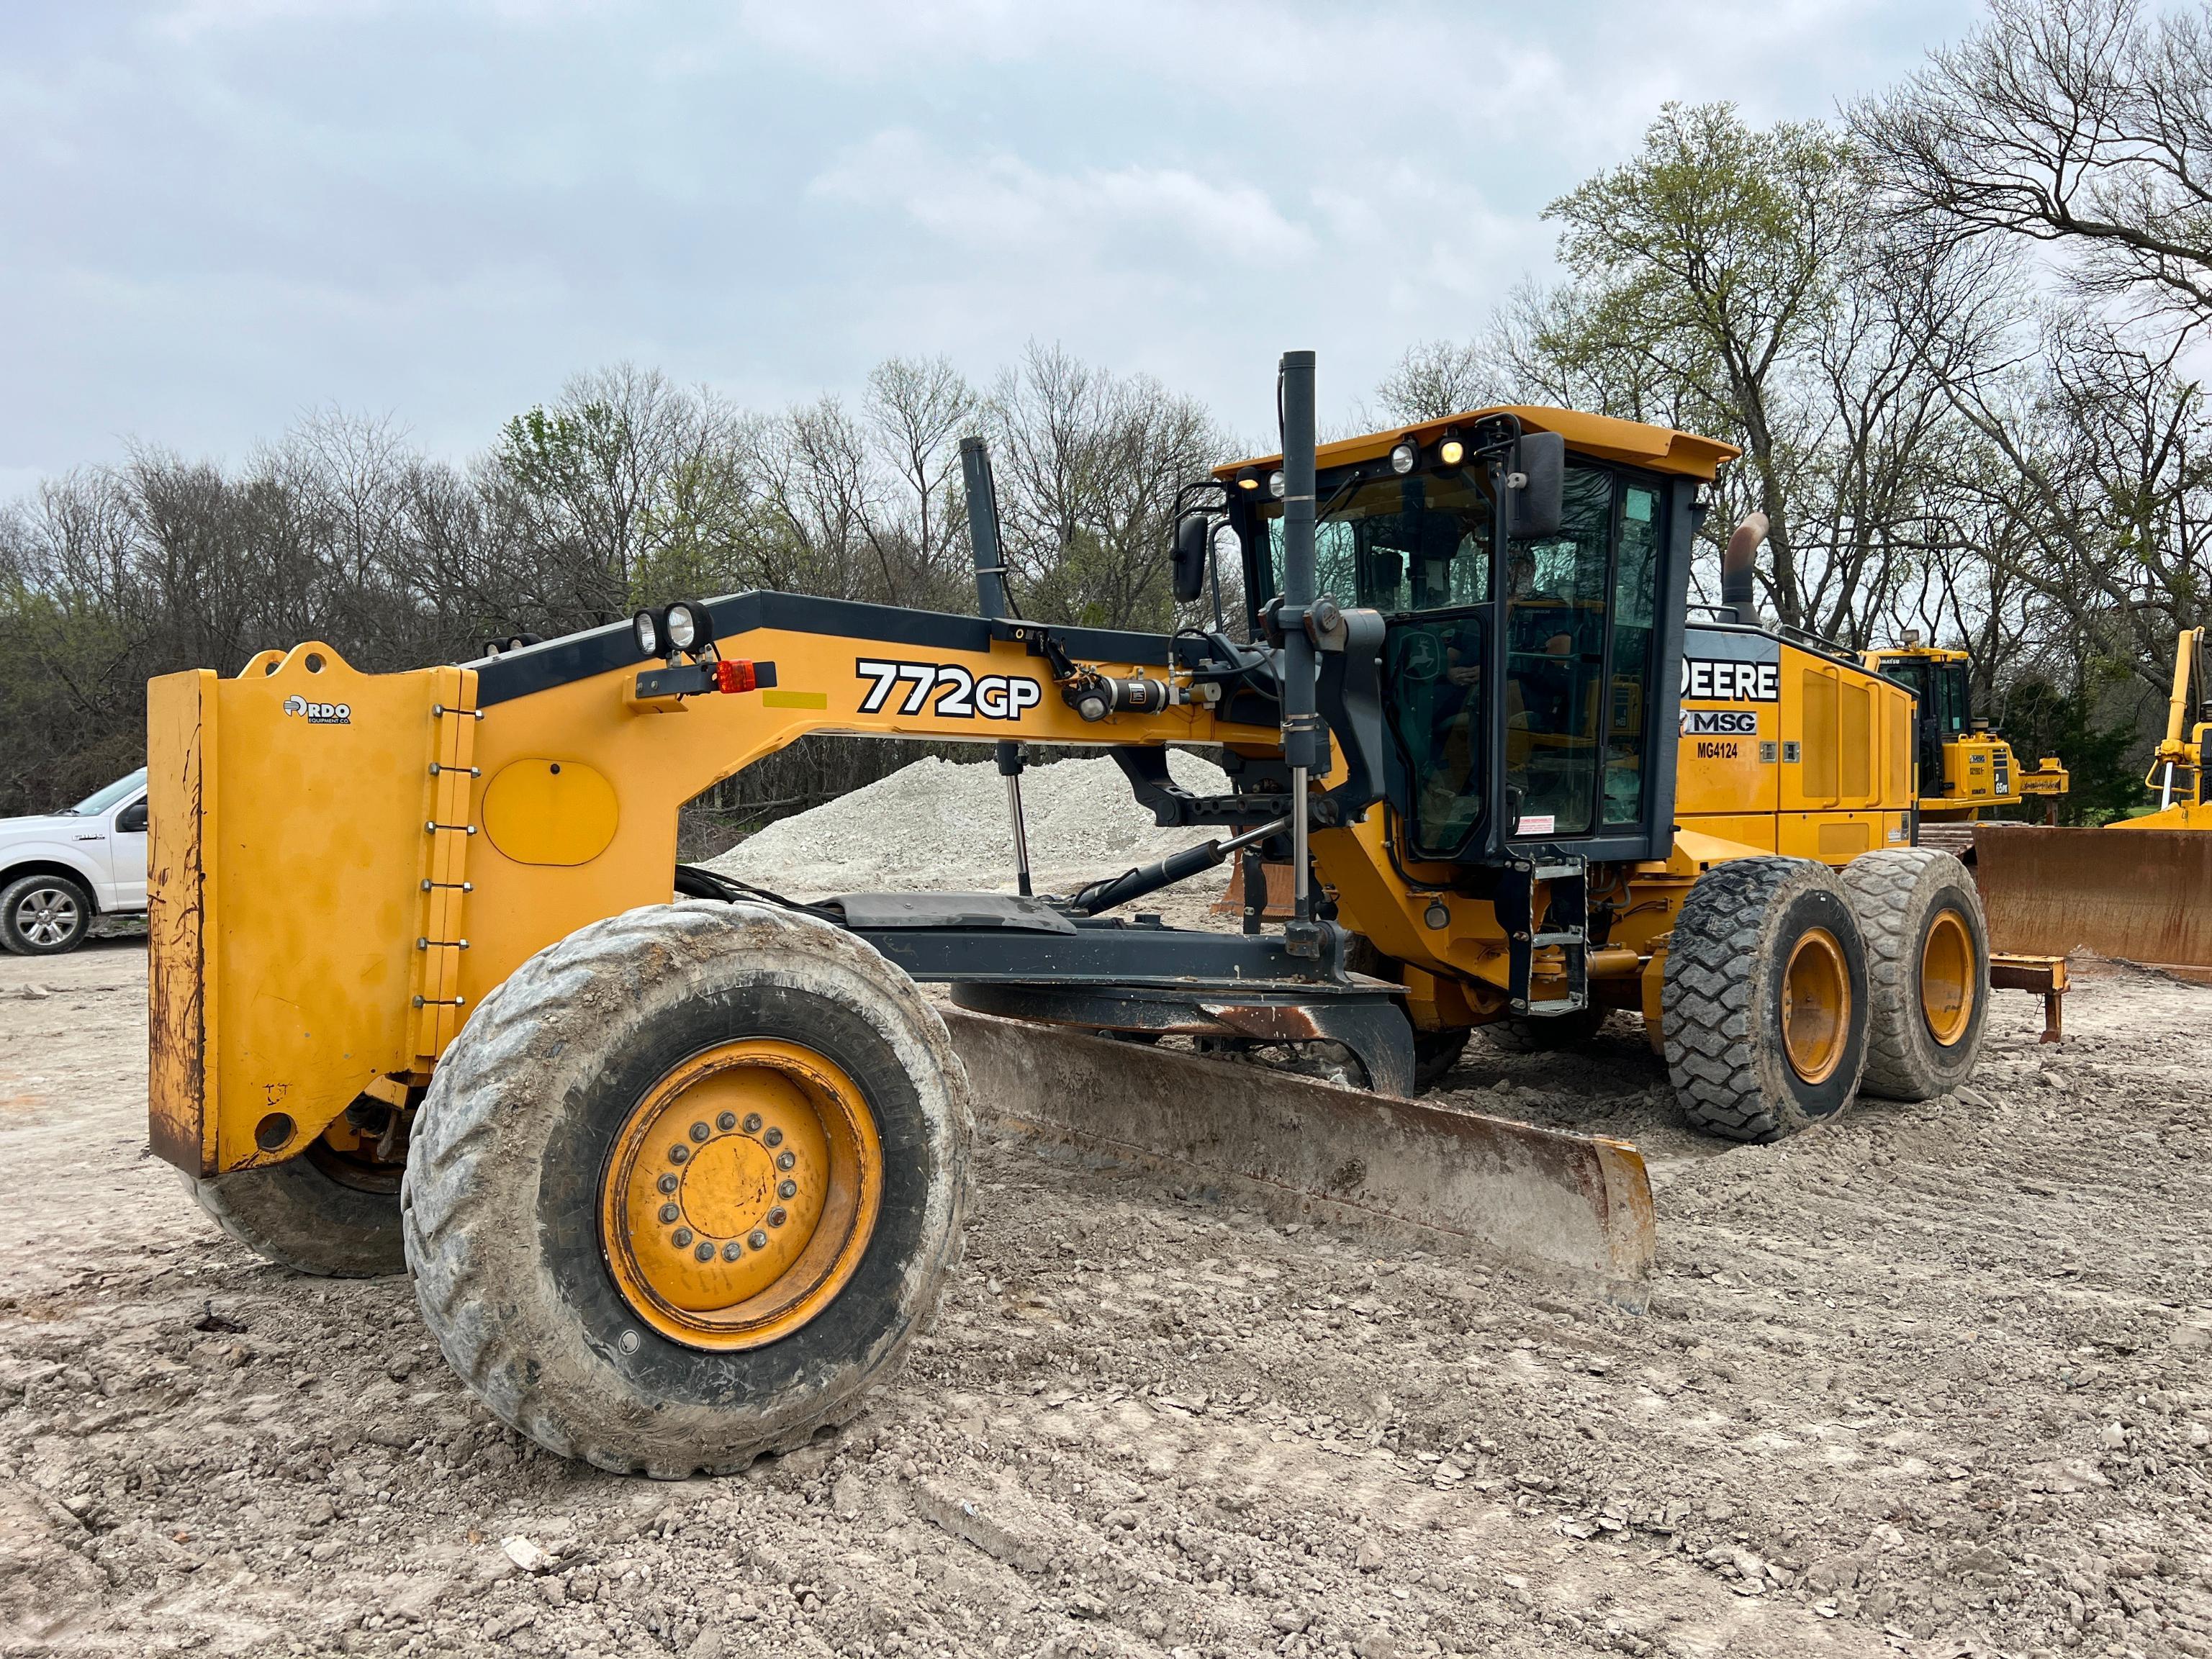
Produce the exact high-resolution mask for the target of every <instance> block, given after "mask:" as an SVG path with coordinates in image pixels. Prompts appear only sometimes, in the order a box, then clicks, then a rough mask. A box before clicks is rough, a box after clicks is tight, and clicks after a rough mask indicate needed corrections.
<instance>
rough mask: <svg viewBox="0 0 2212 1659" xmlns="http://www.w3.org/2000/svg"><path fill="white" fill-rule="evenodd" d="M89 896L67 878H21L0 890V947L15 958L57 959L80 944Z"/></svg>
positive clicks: (88, 912)
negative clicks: (3, 947)
mask: <svg viewBox="0 0 2212 1659" xmlns="http://www.w3.org/2000/svg"><path fill="white" fill-rule="evenodd" d="M91 926H92V895H91V894H89V893H88V892H86V891H85V890H84V889H83V888H82V887H80V886H79V885H78V884H76V882H74V881H71V880H70V878H68V877H67V876H21V877H18V878H16V879H15V880H14V881H11V882H9V884H8V885H7V886H6V888H5V889H0V945H5V946H6V947H7V948H8V949H9V951H13V952H14V953H15V955H17V956H19V957H58V956H59V955H61V954H62V952H63V951H74V950H76V947H77V946H78V945H82V944H83V943H84V936H85V932H86V930H87V929H88V928H89V927H91Z"/></svg>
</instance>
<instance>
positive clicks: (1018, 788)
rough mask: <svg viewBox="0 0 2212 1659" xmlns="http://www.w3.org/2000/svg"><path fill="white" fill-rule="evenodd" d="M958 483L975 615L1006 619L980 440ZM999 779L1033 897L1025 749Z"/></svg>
mask: <svg viewBox="0 0 2212 1659" xmlns="http://www.w3.org/2000/svg"><path fill="white" fill-rule="evenodd" d="M960 482H961V484H962V487H963V489H965V490H966V492H967V495H968V545H969V548H970V549H971V550H973V551H974V553H975V611H976V614H977V615H978V616H981V617H983V618H984V619H985V620H987V621H989V622H997V621H999V620H1000V619H1001V618H1003V617H1005V616H1006V614H1007V612H1008V611H1009V609H1010V607H1009V605H1008V604H1007V600H1006V550H1005V549H1004V547H1003V546H1002V545H1001V544H1000V539H999V496H998V489H997V486H996V484H995V483H994V481H993V479H992V477H991V452H990V449H989V448H988V447H987V446H986V445H985V443H984V442H983V441H982V440H981V438H977V437H967V438H963V439H962V440H961V441H960ZM996 752H997V756H998V762H999V775H1000V776H1001V777H1003V778H1004V779H1006V816H1007V817H1008V819H1009V820H1010V821H1011V822H1012V828H1013V835H1014V880H1015V883H1016V885H1017V886H1018V888H1019V890H1020V891H1021V895H1022V896H1023V897H1024V898H1027V897H1029V896H1030V837H1029V826H1028V824H1027V823H1025V822H1024V817H1023V813H1022V768H1023V766H1024V764H1025V763H1024V760H1023V757H1022V746H1021V744H1018V743H1011V742H1009V743H1001V744H999V745H998V747H997V751H996Z"/></svg>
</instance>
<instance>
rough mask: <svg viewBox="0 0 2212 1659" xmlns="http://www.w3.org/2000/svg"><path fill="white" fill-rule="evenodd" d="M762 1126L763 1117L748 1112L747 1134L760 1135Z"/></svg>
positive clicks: (746, 1116)
mask: <svg viewBox="0 0 2212 1659" xmlns="http://www.w3.org/2000/svg"><path fill="white" fill-rule="evenodd" d="M760 1125H761V1116H760V1114H759V1113H758V1112H747V1113H746V1114H745V1133H747V1134H749V1135H757V1134H758V1133H760Z"/></svg>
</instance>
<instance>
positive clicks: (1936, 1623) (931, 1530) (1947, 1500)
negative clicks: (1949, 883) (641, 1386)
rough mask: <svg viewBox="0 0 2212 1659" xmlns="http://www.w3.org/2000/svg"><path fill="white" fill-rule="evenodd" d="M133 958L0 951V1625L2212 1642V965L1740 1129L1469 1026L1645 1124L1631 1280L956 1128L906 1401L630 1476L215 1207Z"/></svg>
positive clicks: (706, 1657) (581, 1641)
mask: <svg viewBox="0 0 2212 1659" xmlns="http://www.w3.org/2000/svg"><path fill="white" fill-rule="evenodd" d="M144 984H145V964H144V957H143V947H142V946H140V945H137V944H136V943H134V942H130V941H120V940H118V941H112V942H102V943H96V944H94V945H92V946H90V947H88V948H87V949H86V950H84V951H81V952H79V953H78V954H76V955H75V956H72V957H64V958H61V959H58V960H49V961H23V960H20V959H15V958H6V959H0V1252H4V1257H3V1258H0V1259H4V1260H5V1261H6V1263H7V1264H8V1273H7V1274H6V1278H5V1280H4V1282H0V1655H4V1656H30V1655H43V1654H47V1653H70V1654H76V1653H89V1654H113V1655H137V1654H144V1653H167V1652H182V1651H191V1652H206V1653H224V1654H242V1655H243V1654H251V1655H264V1654H265V1655H287V1654H299V1653H329V1652H344V1653H366V1654H447V1653H453V1654H480V1653H487V1652H500V1653H513V1654H525V1655H560V1656H592V1655H596V1656H615V1655H623V1656H629V1655H647V1656H652V1655H663V1654H666V1655H684V1656H690V1659H714V1656H726V1655H738V1654H744V1655H751V1654H781V1655H791V1656H802V1655H829V1654H835V1655H840V1656H873V1655H890V1654H902V1655H923V1654H933V1655H963V1656H964V1655H969V1654H981V1655H996V1654H1011V1655H1021V1656H1032V1655H1075V1654H1086V1655H1087V1654H1097V1655H1127V1656H1139V1655H1143V1656H1160V1655H1182V1656H1193V1655H1203V1656H1243V1655H1248V1654H1252V1655H1256V1654H1284V1655H1324V1654H1325V1655H1338V1656H1343V1655H1352V1656H1359V1659H1381V1656H1386V1655H1404V1656H1411V1655H1429V1654H1459V1653H1474V1654H1499V1655H1516V1656H1519V1655H1531V1656H1533V1655H1553V1654H1580V1653H1586V1652H1593V1651H1595V1652H1601V1653H1610V1652H1618V1653H1626V1654H1661V1655H1699V1656H1702V1655H1723V1654H1726V1655H1760V1656H1765V1655H1772V1656H1797V1655H1875V1654H1889V1653H1905V1654H1911V1655H1920V1656H1942V1659H1961V1656H1967V1655H1988V1656H1995V1655H2021V1656H2026V1655H2039V1656H2040V1655H2059V1654H2075V1653H2079V1654H2085V1655H2137V1656H2145V1659H2148V1656H2162V1655H2182V1654H2185V1655H2192V1656H2203V1655H2212V1444H2208V1442H2212V1376H2208V1362H2212V1261H2208V1257H2212V1120H2208V1115H2207V1113H2206V1109H2205V1106H2204V1091H2203V1074H2204V1073H2203V1036H2202V1032H2203V1028H2204V1026H2205V1024H2206V1019H2207V1015H2208V1013H2212V993H2207V992H2205V991H2202V990H2199V989H2197V988H2195V987H2186V986H2181V985H2178V984H2175V983H2173V982H2172V981H2167V980H2165V979H2163V978H2160V977H2158V976H2154V975H2147V974H2142V973H2138V972H2135V971H2132V970H2128V969H2107V970H2105V971H2103V972H2102V973H2097V974H2088V975H2085V977H2084V981H2083V983H2082V984H2081V988H2080V989H2079V991H2078V992H2077V993H2076V994H2075V996H2074V997H2073V999H2072V1000H2071V1005H2070V1006H2069V1014H2068V1018H2069V1029H2070V1030H2071V1032H2072V1034H2073V1036H2072V1041H2070V1042H2069V1043H2068V1044H2067V1045H2066V1047H2065V1048H2063V1049H2062V1050H2053V1049H2051V1048H2041V1047H2039V1046H2038V1045H2037V1044H2036V1043H2035V1042H2034V1040H2033V1039H2034V1036H2035V1033H2036V1031H2037V1030H2038V1029H2039V1011H2038V1009H2037V1008H2036V1006H2035V1005H2034V1004H2033V1002H2032V1001H2031V1000H2029V999H2027V998H2025V997H2016V996H2003V997H2001V998H2000V999H1999V1000H1998V1004H1997V1006H1996V1013H1995V1018H1994V1019H1993V1033H1994V1035H1993V1038H1992V1042H1991V1045H1990V1054H1989V1058H1988V1060H1987V1063H1986V1065H1985V1066H1984V1070H1983V1073H1982V1074H1981V1077H1980V1078H1979V1079H1978V1083H1977V1085H1976V1087H1975V1088H1974V1090H1973V1091H1971V1092H1962V1093H1961V1094H1960V1096H1959V1097H1955V1098H1953V1099H1948V1100H1945V1101H1942V1102H1938V1103H1935V1104H1933V1105H1931V1106H1923V1107H1898V1106H1889V1105H1884V1104H1879V1103H1866V1104H1864V1105H1863V1106H1862V1107H1861V1108H1859V1109H1857V1110H1856V1111H1855V1112H1854V1113H1853V1114H1852V1115H1850V1116H1849V1117H1847V1118H1846V1119H1845V1120H1844V1121H1841V1122H1839V1123H1837V1124H1835V1125H1832V1126H1830V1127H1827V1128H1826V1129H1823V1130H1821V1131H1819V1132H1816V1133H1810V1134H1808V1135H1805V1136H1803V1137H1801V1138H1799V1139H1796V1140H1795V1141H1792V1142H1790V1143H1787V1144H1785V1145H1783V1146H1777V1147H1772V1148H1741V1147H1725V1148H1724V1147H1721V1146H1716V1145H1715V1144H1713V1143H1711V1142H1705V1141H1700V1140H1698V1139H1694V1138H1692V1137H1691V1136H1690V1135H1688V1134H1687V1133H1685V1132H1683V1131H1682V1130H1681V1129H1680V1127H1679V1126H1678V1125H1677V1124H1676V1122H1675V1121H1674V1117H1673V1115H1672V1110H1671V1108H1670V1107H1669V1106H1668V1103H1667V1100H1666V1094H1665V1090H1664V1086H1663V1078H1662V1075H1661V1073H1660V1072H1659V1070H1658V1068H1657V1066H1656V1062H1654V1061H1653V1060H1651V1059H1650V1055H1649V1053H1648V1051H1647V1050H1646V1048H1644V1043H1643V1042H1642V1038H1641V1033H1640V1030H1637V1029H1635V1028H1634V1027H1633V1025H1632V1024H1628V1025H1626V1026H1624V1027H1623V1028H1622V1029H1620V1030H1613V1031H1609V1032H1608V1033H1607V1034H1606V1035H1605V1036H1602V1037H1601V1039H1600V1040H1599V1042H1598V1043H1597V1044H1596V1045H1595V1048H1593V1049H1592V1050H1591V1051H1589V1052H1588V1053H1585V1054H1574V1055H1565V1056H1562V1055H1534V1056H1521V1055H1513V1054H1505V1053H1504V1052H1502V1051H1498V1050H1494V1049H1492V1048H1489V1047H1488V1046H1487V1045H1486V1044H1484V1043H1482V1042H1480V1041H1478V1042H1477V1043H1476V1044H1475V1045H1474V1047H1473V1048H1471V1049H1470V1052H1469V1054H1468V1059H1467V1060H1466V1062H1465V1063H1464V1064H1463V1065H1462V1067H1461V1068H1460V1070H1459V1072H1458V1073H1456V1074H1455V1077H1454V1079H1452V1084H1453V1086H1454V1087H1455V1089H1456V1090H1458V1091H1461V1093H1462V1097H1463V1098H1465V1099H1466V1100H1468V1102H1470V1103H1479V1104H1480V1105H1482V1106H1484V1107H1485V1108H1486V1109H1492V1110H1498V1111H1502V1112H1508V1113H1513V1114H1517V1115H1523V1116H1527V1117H1530V1118H1533V1119H1536V1120H1539V1121H1547V1122H1561V1123H1573V1124H1579V1125H1583V1126H1585V1127H1595V1128H1599V1129H1602V1130H1605V1131H1607V1132H1609V1133H1626V1134H1629V1135H1631V1136H1632V1137H1634V1138H1636V1139H1638V1140H1639V1141H1641V1142H1642V1143H1644V1145H1645V1146H1647V1148H1648V1149H1649V1150H1650V1152H1651V1153H1652V1155H1653V1162H1654V1168H1655V1172H1656V1181H1657V1185H1658V1207H1659V1229H1660V1238H1661V1261H1660V1267H1659V1272H1658V1274H1657V1276H1656V1279H1655V1281H1654V1284H1653V1289H1652V1294H1651V1297H1650V1306H1649V1308H1648V1310H1644V1311H1642V1312H1632V1311H1630V1310H1626V1309H1622V1308H1618V1307H1613V1306H1610V1305H1607V1304H1604V1303H1603V1302H1601V1301H1596V1300H1593V1299H1592V1298H1591V1297H1589V1296H1587V1295H1585V1294H1581V1293H1578V1292H1577V1291H1573V1290H1571V1289H1569V1288H1565V1287H1562V1286H1559V1285H1543V1284H1538V1283H1535V1282H1533V1281H1531V1280H1528V1279H1523V1278H1521V1277H1519V1276H1517V1275H1516V1274H1513V1273H1509V1272H1504V1271H1498V1270H1495V1269H1492V1268H1490V1267H1486V1266H1484V1265H1482V1264H1480V1263H1476V1262H1470V1261H1466V1260H1464V1259H1459V1258H1449V1259H1447V1258H1439V1257H1437V1256H1434V1255H1422V1254H1419V1253H1418V1252H1415V1251H1413V1250H1410V1249H1406V1248H1404V1247H1403V1246H1401V1245H1395V1244H1390V1243H1385V1242H1383V1241H1380V1240H1376V1239H1374V1238H1371V1237H1363V1236H1361V1235H1358V1234H1354V1233H1351V1232H1346V1231H1337V1230H1334V1229H1313V1228H1304V1229H1300V1228H1294V1227H1287V1226H1275V1225H1270V1224H1268V1223H1267V1222H1265V1221H1263V1220H1261V1219H1258V1218H1255V1217H1252V1216H1249V1215H1247V1214H1244V1213H1242V1212H1237V1211H1236V1210H1234V1209H1228V1208H1223V1207H1220V1206H1217V1205H1215V1204H1212V1203H1210V1202H1208V1201H1206V1199H1205V1197H1204V1195H1202V1194H1178V1193H1176V1192H1175V1191H1173V1190H1171V1189H1170V1188H1167V1187H1165V1186H1164V1185H1161V1184H1158V1182H1155V1181H1154V1180H1153V1179H1152V1178H1151V1177H1147V1176H1138V1175H1133V1174H1128V1173H1124V1172H1117V1171H1112V1170H1097V1169H1092V1168H1088V1167H1086V1166H1085V1164H1083V1163H1082V1162H1081V1161H1079V1160H1077V1159H1075V1158H1071V1157H1069V1156H1067V1155H1066V1154H1062V1153H1056V1152H1051V1151H1048V1150H1042V1149H1039V1148H1036V1147H1034V1146H1028V1145H1025V1144H1020V1143H1014V1142H1006V1141H1000V1140H996V1139H993V1140H990V1141H988V1142H987V1144H986V1145H985V1146H984V1147H983V1148H982V1150H981V1164H980V1170H981V1179H980V1183H979V1192H978V1202H977V1204H976V1206H975V1212H974V1213H975V1225H974V1230H973V1233H972V1236H971V1241H970V1243H969V1250H968V1254H967V1258H966V1262H965V1265H964V1267H963V1269H962V1270H961V1272H960V1273H959V1275H958V1277H957V1280H956V1283H955V1285H954V1287H953V1290H952V1292H951V1297H950V1299H949V1301H948V1304H947V1305H946V1308H945V1312H944V1315H943V1317H942V1318H941V1320H940V1322H939V1325H938V1327H937V1328H936V1330H935V1332H934V1334H933V1335H931V1336H930V1337H928V1338H927V1339H926V1340H924V1341H923V1343H922V1344H921V1350H920V1352H918V1353H917V1354H916V1355H915V1358H914V1360H913V1362H912V1364H910V1365H909V1366H908V1369H907V1370H906V1371H905V1372H904V1373H903V1374H902V1376H900V1377H899V1378H898V1379H897V1380H896V1383H893V1384H892V1385H891V1386H890V1387H889V1388H887V1389H884V1391H882V1392H881V1393H880V1394H879V1395H878V1396H876V1398H875V1399H874V1401H873V1402H872V1405H871V1406H870V1407H868V1408H867V1410H866V1412H865V1413H864V1414H863V1415H862V1416H861V1417H860V1419H858V1420H856V1421H855V1422H854V1423H853V1424H852V1425H849V1426H848V1427H847V1428H846V1429H844V1430H843V1431H841V1432H838V1433H836V1434H834V1435H830V1436H828V1437H824V1438H823V1439H821V1440H820V1441H818V1442H817V1443H816V1444H814V1445H812V1446H811V1447H809V1448H807V1449H804V1450H802V1451H799V1452H797V1453H794V1454H792V1455H787V1456H784V1457H782V1458H781V1459H777V1460H774V1461H772V1462H765V1463H763V1464H761V1465H758V1466H757V1467H756V1468H754V1469H753V1470H752V1471H751V1472H750V1474H746V1475H744V1476H742V1477H735V1478H730V1479H724V1480H691V1481H686V1482H682V1483H674V1484H656V1483H653V1482H648V1481H643V1480H625V1479H620V1478H617V1477H613V1476H609V1475H605V1474H600V1473H598V1472H596V1471H593V1470H591V1469H589V1468H582V1467H580V1466H576V1465H572V1464H568V1463H566V1462H562V1461H560V1460H558V1459H556V1458H553V1457H550V1456H549V1455H545V1454H544V1453H542V1452H540V1451H538V1450H537V1449H535V1448H534V1447H532V1445H530V1444H529V1443H526V1442H524V1441H522V1440H520V1439H519V1438H518V1437H516V1436H514V1435H513V1434H511V1433H509V1432H508V1431H506V1430H505V1429H503V1428H501V1427H500V1426H499V1425H497V1424H495V1422H493V1421H492V1420H491V1419H489V1417H488V1416H487V1415H486V1414H485V1413H483V1411H481V1410H480V1409H478V1408H477V1406H476V1405H475V1404H474V1403H473V1401H471V1399H470V1397H469V1396H468V1395H465V1393H464V1392H463V1391H462V1390H461V1389H460V1388H459V1386H458V1384H457V1383H455V1382H454V1380H453V1378H452V1376H450V1375H448V1374H447V1372H446V1370H444V1368H443V1366H442V1364H441V1362H440V1361H439V1359H438V1358H437V1356H436V1353H435V1351H434V1349H433V1348H432V1346H431V1345H430V1344H429V1342H428V1339H427V1338H426V1337H425V1335H424V1334H423V1333H422V1329H421V1328H420V1326H419V1324H418V1322H417V1321H416V1313H415V1308H414V1303H413V1299H412V1297H411V1295H410V1291H409V1289H408V1287H407V1285H406V1284H405V1283H404V1281H401V1280H396V1279H395V1280H383V1281H371V1282H365V1283H352V1284H337V1283H328V1282H318V1281H315V1280H312V1279H301V1278H299V1277H296V1276H295V1275H292V1274H289V1273H285V1272H283V1271H281V1270H279V1269H277V1268H275V1267H270V1266H267V1265H264V1264H263V1263H261V1262H259V1261H257V1260H255V1259H254V1258H252V1256H250V1255H247V1254H246V1252H244V1251H243V1250H242V1249H240V1248H239V1247H238V1246H236V1245H234V1244H233V1243H231V1242H229V1241H228V1239H226V1238H224V1237H222V1235H221V1234H219V1233H218V1232H217V1231H216V1228H215V1227H214V1225H213V1224H212V1223H210V1222H209V1221H207V1220H205V1219H204V1218H203V1217H202V1216H201V1214H200V1212H198V1210H197V1208H196V1207H195V1206H193V1205H192V1204H191V1201H190V1200H189V1198H188V1197H187V1196H186V1195H185V1194H184V1193H183V1192H182V1191H181V1190H180V1189H179V1185H178V1181H177V1177H176V1176H175V1175H174V1173H173V1171H171V1170H168V1169H167V1167H166V1166H164V1165H162V1164H160V1163H159V1162H157V1161H155V1160H154V1159H153V1158H150V1157H149V1156H148V1155H147V1154H146V1153H145V1152H144V1150H143V1148H144V1127H143V1112H144V1089H145V1047H144V1045H145V1020H144V1013H143V1003H144Z"/></svg>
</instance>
